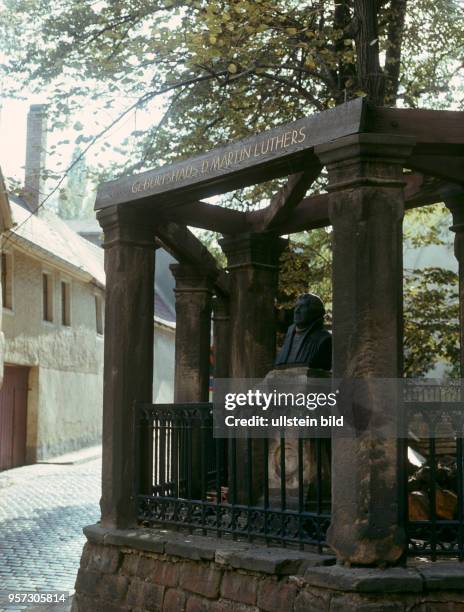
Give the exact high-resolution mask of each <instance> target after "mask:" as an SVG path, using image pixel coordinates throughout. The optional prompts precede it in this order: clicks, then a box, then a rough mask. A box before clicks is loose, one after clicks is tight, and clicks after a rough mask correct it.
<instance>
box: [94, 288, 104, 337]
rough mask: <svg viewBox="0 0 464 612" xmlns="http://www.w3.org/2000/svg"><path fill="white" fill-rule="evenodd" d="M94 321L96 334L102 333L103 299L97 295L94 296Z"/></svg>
mask: <svg viewBox="0 0 464 612" xmlns="http://www.w3.org/2000/svg"><path fill="white" fill-rule="evenodd" d="M95 322H96V328H97V334H103V300H102V298H101V297H100V296H99V295H96V296H95Z"/></svg>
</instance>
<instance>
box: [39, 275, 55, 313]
mask: <svg viewBox="0 0 464 612" xmlns="http://www.w3.org/2000/svg"><path fill="white" fill-rule="evenodd" d="M42 290H43V291H42V301H43V320H44V321H49V322H52V321H53V280H52V275H51V274H48V273H47V272H44V273H43V274H42Z"/></svg>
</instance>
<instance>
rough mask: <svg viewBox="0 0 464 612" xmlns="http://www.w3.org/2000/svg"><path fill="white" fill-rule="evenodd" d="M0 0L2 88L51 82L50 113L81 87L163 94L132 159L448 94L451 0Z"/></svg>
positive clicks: (109, 96) (86, 91) (144, 160)
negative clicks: (0, 6) (365, 106)
mask: <svg viewBox="0 0 464 612" xmlns="http://www.w3.org/2000/svg"><path fill="white" fill-rule="evenodd" d="M4 1H5V6H6V10H4V11H3V13H2V14H1V17H2V30H3V34H4V35H3V36H2V40H3V41H4V43H3V44H5V42H6V44H7V45H8V54H9V60H8V61H7V62H6V63H5V66H4V68H5V70H6V73H7V74H10V75H13V79H12V80H10V81H8V79H6V78H5V79H4V86H5V87H6V89H5V90H4V93H6V94H7V93H8V92H13V93H15V92H16V93H18V91H21V90H22V83H23V82H24V81H26V82H28V83H30V84H33V85H34V86H35V87H36V88H37V89H38V90H42V89H43V87H44V86H49V85H50V84H52V85H53V87H54V91H53V95H52V98H53V100H54V103H55V110H56V113H57V115H56V116H57V123H60V122H62V121H63V117H67V116H70V115H71V114H72V113H74V112H75V110H76V108H77V107H78V106H79V104H82V101H83V100H87V99H88V98H89V97H93V98H95V99H98V100H100V101H102V103H104V105H106V106H107V107H111V106H112V105H113V104H114V103H115V101H116V100H118V99H119V100H120V99H121V97H122V98H125V99H127V101H128V102H127V106H126V107H125V109H124V110H125V111H127V109H131V108H136V107H149V108H154V105H155V104H157V105H159V104H160V101H159V97H160V96H161V94H164V97H163V98H162V103H163V104H164V107H165V111H166V112H165V115H164V117H163V119H162V120H161V122H157V123H156V124H155V125H153V126H152V128H151V129H149V130H148V131H147V132H146V133H144V134H138V135H137V137H138V141H139V143H138V144H139V146H138V150H137V151H136V152H135V154H134V156H133V158H132V159H131V160H130V162H129V165H132V166H136V167H138V168H143V167H147V166H148V167H149V166H153V165H154V164H156V165H157V164H159V163H160V162H163V161H166V160H168V159H171V158H173V157H179V156H186V155H190V154H192V153H193V152H195V151H199V150H204V149H205V148H208V147H210V146H211V145H217V144H218V143H220V142H222V141H226V140H228V139H231V138H237V137H241V136H243V135H244V134H245V133H249V132H250V131H254V130H262V129H265V128H268V127H270V126H272V125H275V124H277V123H282V122H284V121H286V120H290V119H295V118H297V117H299V116H302V115H305V114H309V113H311V112H313V111H320V110H323V109H325V108H328V107H331V106H333V105H335V104H339V103H341V102H343V101H344V100H349V99H351V98H353V97H355V96H358V95H363V94H365V95H367V96H368V97H369V98H370V99H371V100H372V101H373V102H375V103H377V104H382V103H386V104H389V105H392V104H395V102H396V101H397V100H401V101H402V102H403V103H404V104H406V105H408V106H416V105H417V104H419V103H422V104H430V103H431V102H433V104H441V105H445V106H446V105H449V104H450V103H451V102H452V101H453V99H454V100H456V96H457V95H458V94H457V92H456V87H455V86H454V83H455V80H453V76H455V74H456V73H457V71H458V70H460V69H462V55H463V54H462V51H463V39H462V30H463V26H464V15H463V11H462V10H461V8H460V6H459V2H458V1H457V0H334V1H329V2H327V1H322V0H303V1H301V0H228V1H224V0H184V1H179V0H111V1H110V0H101V1H100V2H95V1H94V0H69V1H67V2H60V1H59V0H4ZM18 83H19V84H20V85H18ZM8 86H9V87H8ZM150 104H151V106H150ZM123 112H124V111H123ZM128 112H129V111H128Z"/></svg>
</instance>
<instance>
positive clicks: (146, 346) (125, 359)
mask: <svg viewBox="0 0 464 612" xmlns="http://www.w3.org/2000/svg"><path fill="white" fill-rule="evenodd" d="M98 220H99V222H100V224H101V226H102V228H103V231H104V234H105V243H104V249H105V272H106V300H105V362H104V363H105V366H104V387H103V464H102V498H101V502H100V505H101V524H102V525H104V526H107V527H128V526H130V525H133V524H135V522H136V509H135V501H134V500H135V494H136V490H135V487H136V481H137V477H138V474H136V466H135V462H136V459H135V458H136V454H137V453H136V448H135V435H134V423H135V418H134V403H135V402H136V401H139V402H148V403H151V401H152V385H153V315H154V279H155V235H154V230H153V227H150V225H149V224H147V223H146V221H145V220H140V219H139V218H137V216H136V215H134V214H132V213H131V212H130V211H126V210H124V209H123V208H118V207H111V208H107V209H105V210H104V211H100V212H99V213H98ZM135 270H136V271H137V273H136V274H135V273H134V271H135ZM143 434H144V432H141V441H140V444H141V448H140V458H141V474H140V485H141V488H142V491H148V490H149V489H150V484H151V483H150V474H151V472H150V468H151V450H152V443H151V441H150V440H149V439H148V436H144V435H143ZM144 466H145V467H146V470H144V469H143V468H144Z"/></svg>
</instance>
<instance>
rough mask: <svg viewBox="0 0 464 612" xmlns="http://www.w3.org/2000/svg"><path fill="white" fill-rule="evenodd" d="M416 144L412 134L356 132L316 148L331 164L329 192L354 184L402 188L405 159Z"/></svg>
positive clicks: (325, 162)
mask: <svg viewBox="0 0 464 612" xmlns="http://www.w3.org/2000/svg"><path fill="white" fill-rule="evenodd" d="M414 145H415V139H414V138H412V137H410V136H394V135H390V134H372V133H366V134H352V135H351V136H344V137H343V138H338V139H337V140H334V141H332V142H329V143H327V144H323V145H319V146H317V147H315V148H314V152H315V154H316V155H317V156H318V157H319V159H320V160H321V162H322V163H323V164H324V165H325V166H326V167H327V170H328V172H329V178H330V183H329V186H328V188H327V189H328V191H340V190H342V189H347V188H352V187H363V186H367V187H396V188H402V187H403V185H404V181H403V178H402V170H403V164H404V161H405V160H406V159H407V158H408V157H409V155H410V154H411V152H412V149H413V147H414Z"/></svg>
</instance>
